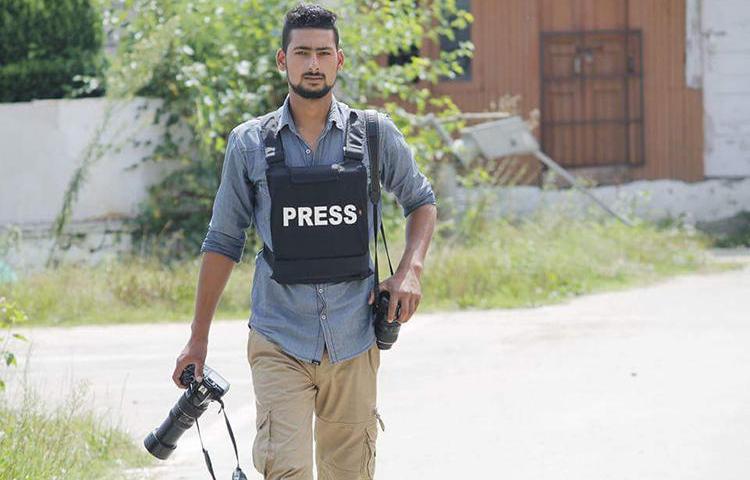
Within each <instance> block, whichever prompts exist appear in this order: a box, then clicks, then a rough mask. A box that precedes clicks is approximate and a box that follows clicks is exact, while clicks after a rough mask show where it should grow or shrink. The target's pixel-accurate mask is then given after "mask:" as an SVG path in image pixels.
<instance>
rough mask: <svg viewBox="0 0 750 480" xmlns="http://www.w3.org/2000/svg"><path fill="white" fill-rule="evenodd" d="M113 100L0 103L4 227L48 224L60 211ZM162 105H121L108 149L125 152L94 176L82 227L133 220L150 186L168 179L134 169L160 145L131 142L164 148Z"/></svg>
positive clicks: (82, 206)
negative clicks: (158, 112) (157, 118)
mask: <svg viewBox="0 0 750 480" xmlns="http://www.w3.org/2000/svg"><path fill="white" fill-rule="evenodd" d="M106 102H107V100H105V99H103V98H88V99H77V100H37V101H32V102H22V103H9V104H0V226H2V225H8V224H16V225H21V226H24V225H35V226H39V225H45V224H49V223H51V222H52V221H53V220H54V218H55V216H56V215H57V214H58V212H59V211H60V207H61V205H62V200H63V193H64V191H65V189H66V187H67V185H68V182H69V180H70V178H71V176H72V174H73V172H74V171H75V169H76V168H77V167H78V166H79V164H80V162H81V159H82V158H83V153H84V151H85V149H86V146H87V144H88V143H89V142H90V141H91V139H92V138H93V136H94V133H95V131H96V129H97V128H98V127H99V126H100V125H101V122H102V119H103V117H104V112H105V104H106ZM160 103H161V102H160V101H159V100H154V99H143V98H138V99H135V100H134V101H131V102H128V103H123V102H121V103H118V104H116V107H115V110H114V114H113V115H112V119H111V121H110V123H109V127H108V128H107V129H106V130H105V134H104V137H103V138H104V142H105V143H109V144H111V145H113V146H118V145H119V146H121V147H122V149H121V150H120V151H119V152H115V151H110V152H109V153H107V154H106V155H105V156H104V157H103V158H102V159H101V160H100V161H99V162H98V163H96V164H95V165H94V166H93V167H92V168H91V170H90V173H89V176H88V179H87V180H86V181H85V184H84V187H83V188H82V190H81V191H80V194H79V197H78V201H77V202H76V203H75V207H74V209H73V215H72V219H73V220H74V221H77V222H81V221H91V220H97V219H105V218H106V219H117V218H123V217H129V216H132V215H133V214H134V213H135V212H136V210H137V208H136V207H137V204H138V202H139V201H141V200H143V199H144V198H146V195H147V187H148V186H149V185H151V184H153V183H154V182H155V181H157V180H158V179H160V178H161V176H162V175H163V174H164V173H165V172H166V169H165V168H164V167H163V166H162V165H156V164H154V163H152V162H148V163H145V164H142V165H140V166H138V167H137V168H135V169H132V170H126V168H127V167H128V166H130V165H133V164H134V163H138V161H139V160H140V159H141V158H143V157H144V156H145V155H147V154H148V153H149V152H150V151H151V149H152V148H153V145H152V146H147V145H145V144H142V145H141V146H133V145H132V144H131V143H130V142H129V141H128V139H136V140H139V141H141V142H146V141H149V140H150V141H154V142H155V141H156V140H157V139H158V137H159V136H160V135H161V132H163V128H164V127H163V125H153V118H154V111H155V109H156V108H157V107H158V105H159V104H160Z"/></svg>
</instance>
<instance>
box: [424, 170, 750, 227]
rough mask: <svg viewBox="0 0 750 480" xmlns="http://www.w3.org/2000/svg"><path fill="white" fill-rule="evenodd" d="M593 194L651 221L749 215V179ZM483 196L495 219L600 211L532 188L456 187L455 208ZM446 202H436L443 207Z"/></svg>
mask: <svg viewBox="0 0 750 480" xmlns="http://www.w3.org/2000/svg"><path fill="white" fill-rule="evenodd" d="M591 191H592V192H593V193H594V194H596V196H597V197H599V198H600V199H601V200H603V201H604V202H605V203H606V204H607V205H609V206H611V207H613V208H614V209H615V210H616V211H618V212H619V213H623V214H626V215H633V216H636V217H639V218H643V219H648V220H652V221H658V220H666V219H675V220H682V221H684V222H685V223H689V224H693V225H694V224H699V223H710V222H715V221H717V220H722V219H728V218H731V217H734V216H736V215H737V214H739V213H742V212H750V178H748V179H722V180H718V179H716V180H707V181H704V182H693V183H686V182H681V181H676V180H643V181H637V182H632V183H627V184H623V185H612V186H602V187H596V188H593V189H591ZM482 196H486V197H485V198H486V199H487V200H488V211H487V214H488V215H489V216H491V217H496V218H497V217H504V218H523V217H528V216H530V215H532V214H534V213H537V212H542V211H554V212H557V213H560V214H564V215H571V216H582V215H586V214H589V213H590V212H593V213H595V214H600V213H601V212H602V210H600V209H599V208H598V207H597V206H596V204H594V203H593V202H592V201H591V200H589V199H588V198H587V197H586V196H585V195H583V194H581V193H579V192H577V191H576V190H573V189H560V190H546V189H541V188H539V187H531V186H528V187H521V186H519V187H512V188H494V189H490V190H484V191H479V190H476V189H472V190H465V189H457V190H456V191H455V201H454V207H455V208H457V209H458V210H459V211H460V210H463V209H465V208H466V206H467V205H471V204H476V202H477V200H478V199H479V198H481V197H482ZM445 201H446V199H440V200H439V202H440V203H441V204H444V203H445ZM444 206H445V205H444ZM601 214H602V215H605V214H604V213H601Z"/></svg>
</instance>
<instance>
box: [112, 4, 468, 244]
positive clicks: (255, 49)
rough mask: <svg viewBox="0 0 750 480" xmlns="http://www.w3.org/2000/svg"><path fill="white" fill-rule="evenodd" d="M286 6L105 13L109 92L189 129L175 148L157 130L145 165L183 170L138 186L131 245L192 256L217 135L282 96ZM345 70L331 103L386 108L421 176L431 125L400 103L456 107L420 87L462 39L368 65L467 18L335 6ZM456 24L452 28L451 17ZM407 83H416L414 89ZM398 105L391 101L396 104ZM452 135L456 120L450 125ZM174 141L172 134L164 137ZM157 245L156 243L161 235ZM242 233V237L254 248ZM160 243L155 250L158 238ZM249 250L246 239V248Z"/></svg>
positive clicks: (217, 151) (444, 71) (447, 65)
mask: <svg viewBox="0 0 750 480" xmlns="http://www.w3.org/2000/svg"><path fill="white" fill-rule="evenodd" d="M296 3H298V1H297V0H278V1H274V2H257V1H252V0H214V1H211V2H195V1H189V0H173V1H170V2H153V1H151V0H131V1H129V2H126V3H125V6H124V7H125V8H120V7H119V6H114V7H113V8H112V9H109V10H106V11H105V14H104V15H105V17H106V18H108V19H110V20H109V22H108V23H109V24H111V25H112V26H113V27H117V28H120V29H121V31H122V35H121V42H120V44H119V46H118V53H117V55H116V56H115V57H114V58H113V60H112V68H111V69H110V70H109V72H108V81H107V86H108V95H111V96H113V97H125V98H127V97H129V96H132V95H140V96H154V97H159V98H162V99H163V100H164V106H163V108H162V110H161V111H160V113H161V114H163V115H166V118H167V119H168V124H169V125H170V126H171V125H176V124H177V123H178V122H179V121H181V122H182V123H183V126H187V127H188V129H189V139H190V143H191V144H190V145H188V146H185V145H181V144H178V142H176V141H174V140H173V137H172V135H173V133H172V132H171V130H168V131H167V132H166V133H165V135H164V137H163V138H161V139H160V140H159V141H158V144H157V147H156V148H155V151H154V153H153V155H150V156H149V157H147V158H145V159H144V160H148V161H155V162H159V161H168V162H171V163H173V164H177V165H179V166H180V167H182V168H179V169H178V170H176V171H174V172H173V173H172V174H171V175H169V176H168V177H167V178H165V179H164V180H163V181H162V182H160V183H159V184H157V185H155V186H153V187H152V188H151V189H150V191H149V198H148V200H147V201H146V202H144V204H143V205H142V207H141V212H140V215H139V216H138V218H137V219H136V221H135V227H136V238H135V239H134V240H135V243H136V245H137V246H138V247H139V248H140V249H142V250H144V251H145V250H146V249H147V248H149V249H150V246H151V245H154V246H156V247H157V249H163V247H164V245H163V244H162V243H167V242H168V243H170V244H171V245H172V247H173V248H171V249H170V250H169V257H170V258H174V257H193V256H195V254H196V252H198V250H199V247H200V244H201V241H202V240H203V237H204V236H205V234H206V228H207V226H208V221H209V219H210V216H211V206H212V204H213V200H214V196H215V194H216V190H217V187H218V184H219V177H220V173H221V167H222V162H223V158H224V151H225V148H226V138H227V135H228V133H229V132H230V130H231V129H232V128H233V127H234V126H235V125H237V124H239V123H241V122H242V121H245V120H249V119H250V118H252V117H254V116H257V115H260V114H263V113H266V112H268V111H270V110H272V109H275V108H277V107H278V106H279V105H280V104H281V102H282V101H283V100H284V97H285V96H286V93H287V85H286V80H285V78H284V76H283V75H282V74H280V73H279V72H278V71H277V69H276V64H275V53H276V50H277V49H278V48H279V46H280V43H281V38H280V36H281V27H282V25H283V19H284V14H285V13H286V11H287V10H288V9H290V8H292V7H293V6H294V5H295V4H296ZM334 10H335V11H336V12H337V13H338V14H339V15H340V18H341V19H342V20H341V21H340V22H339V24H338V25H339V28H340V33H341V45H342V48H344V50H345V51H346V55H347V64H348V66H347V68H345V69H344V70H343V71H342V72H341V73H340V75H339V80H338V83H337V85H338V86H339V87H340V91H341V94H340V95H339V96H338V98H339V99H340V100H343V101H346V102H347V103H349V104H350V105H352V106H354V107H357V108H361V107H363V106H366V105H370V104H381V105H382V107H381V109H383V110H387V111H389V112H390V113H391V115H392V117H393V118H394V121H395V122H396V124H397V125H398V126H399V128H401V130H402V132H403V133H404V135H406V137H407V138H408V140H409V144H410V145H411V146H412V147H413V148H414V150H415V156H416V158H417V161H418V162H420V166H421V167H422V168H423V169H424V170H425V171H426V173H427V174H429V173H430V172H429V167H430V166H432V165H434V163H433V161H434V160H436V159H439V158H440V156H441V155H442V154H443V153H444V152H443V151H444V149H445V145H443V143H442V142H441V141H440V139H439V137H438V135H437V133H436V132H435V131H434V130H433V129H431V128H419V127H418V126H417V125H412V124H411V123H410V120H409V118H410V117H407V116H406V115H403V114H402V113H401V112H402V107H404V108H408V109H409V111H412V112H414V113H416V114H425V113H427V112H428V111H429V112H434V113H435V114H437V115H440V116H448V115H453V114H455V113H456V112H457V108H456V107H455V105H454V104H453V102H452V101H451V100H450V98H448V97H445V96H437V95H433V94H432V92H431V91H430V89H429V88H428V87H429V85H430V84H431V83H434V82H437V81H438V79H439V78H442V77H445V76H450V75H451V74H455V73H460V72H458V70H459V69H460V66H458V62H457V61H456V60H457V59H460V58H462V57H465V56H468V55H471V51H472V46H471V44H470V43H466V44H462V45H460V46H459V48H457V49H455V50H453V51H441V52H440V53H439V54H437V55H435V57H436V58H427V57H420V56H415V57H413V58H411V59H410V60H409V62H407V63H405V64H399V65H390V66H383V65H381V64H380V63H379V61H378V60H379V58H382V57H385V56H387V55H389V54H394V55H395V54H398V53H399V52H403V51H409V50H411V49H412V48H414V47H422V46H423V44H427V43H428V42H433V43H438V40H439V37H440V36H441V35H449V34H450V33H451V32H452V31H453V30H454V29H455V28H457V27H454V26H453V23H455V19H460V20H462V21H463V23H468V22H470V21H471V18H472V17H471V15H470V14H469V13H467V12H464V11H460V10H459V9H458V8H457V6H456V2H455V1H450V0H435V1H433V2H430V8H414V2H413V0H391V1H388V2H376V1H364V2H363V1H361V0H342V1H340V2H335V6H334ZM459 23H461V22H459ZM416 79H420V80H422V82H418V83H415V80H416ZM396 101H399V102H400V103H398V104H397V103H396ZM454 128H455V125H454ZM174 134H175V135H176V134H177V132H174ZM160 238H163V239H164V240H163V241H162V240H160ZM254 241H255V240H254V237H248V242H250V243H252V242H254ZM160 242H162V243H160ZM248 246H249V247H250V248H253V249H254V248H256V247H257V244H252V245H248Z"/></svg>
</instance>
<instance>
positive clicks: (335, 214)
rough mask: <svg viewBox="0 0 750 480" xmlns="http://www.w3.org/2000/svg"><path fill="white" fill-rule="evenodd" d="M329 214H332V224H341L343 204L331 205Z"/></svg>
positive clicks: (330, 221)
mask: <svg viewBox="0 0 750 480" xmlns="http://www.w3.org/2000/svg"><path fill="white" fill-rule="evenodd" d="M328 214H329V215H330V216H331V218H330V220H328V222H329V223H330V224H331V225H341V220H342V217H341V205H331V209H330V211H329V212H328Z"/></svg>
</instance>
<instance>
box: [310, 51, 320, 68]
mask: <svg viewBox="0 0 750 480" xmlns="http://www.w3.org/2000/svg"><path fill="white" fill-rule="evenodd" d="M319 68H320V62H318V54H316V53H313V54H312V55H310V70H318V69H319Z"/></svg>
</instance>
